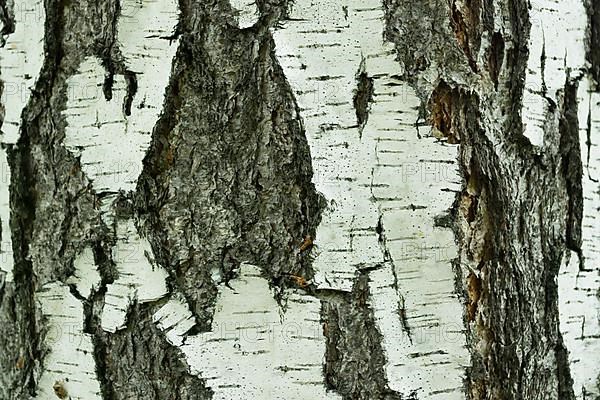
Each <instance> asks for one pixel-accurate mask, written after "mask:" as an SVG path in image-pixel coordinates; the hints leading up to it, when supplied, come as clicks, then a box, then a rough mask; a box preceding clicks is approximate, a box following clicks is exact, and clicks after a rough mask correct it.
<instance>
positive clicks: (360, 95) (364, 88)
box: [353, 59, 374, 137]
mask: <svg viewBox="0 0 600 400" xmlns="http://www.w3.org/2000/svg"><path fill="white" fill-rule="evenodd" d="M356 82H357V85H356V89H355V90H354V99H353V103H354V109H355V110H356V122H357V124H358V132H359V135H360V137H362V132H363V129H364V128H365V125H366V124H367V120H368V119H369V111H370V105H371V103H372V102H373V93H374V85H373V78H371V77H370V76H369V75H368V74H367V71H366V70H365V60H364V59H363V60H362V61H361V63H360V67H359V69H358V72H357V73H356Z"/></svg>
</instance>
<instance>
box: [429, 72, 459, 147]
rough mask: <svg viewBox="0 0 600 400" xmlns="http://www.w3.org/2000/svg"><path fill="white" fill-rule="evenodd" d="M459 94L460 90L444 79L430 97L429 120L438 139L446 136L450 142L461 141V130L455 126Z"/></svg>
mask: <svg viewBox="0 0 600 400" xmlns="http://www.w3.org/2000/svg"><path fill="white" fill-rule="evenodd" d="M459 95H460V94H459V91H458V90H456V89H452V88H451V87H450V86H448V85H447V84H446V83H445V82H443V81H442V82H440V84H439V85H438V86H437V87H436V88H435V90H434V91H433V92H432V94H431V97H430V99H429V108H430V110H431V111H430V116H429V120H430V122H431V124H432V126H433V134H434V136H436V137H437V138H438V139H442V138H445V139H446V140H447V142H448V143H450V144H456V143H460V132H459V131H458V130H457V129H456V128H455V127H454V126H453V123H454V122H453V119H455V118H456V116H455V115H454V113H455V109H458V106H459V105H460V100H459Z"/></svg>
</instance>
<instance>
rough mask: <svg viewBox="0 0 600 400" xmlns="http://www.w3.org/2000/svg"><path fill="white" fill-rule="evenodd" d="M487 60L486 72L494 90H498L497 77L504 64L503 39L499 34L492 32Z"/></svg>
mask: <svg viewBox="0 0 600 400" xmlns="http://www.w3.org/2000/svg"><path fill="white" fill-rule="evenodd" d="M487 60H488V72H489V74H490V78H491V79H492V82H494V89H496V90H498V76H499V75H500V71H501V70H502V63H503V62H504V38H503V37H502V33H501V32H494V34H493V35H492V43H491V45H490V48H489V49H488V55H487Z"/></svg>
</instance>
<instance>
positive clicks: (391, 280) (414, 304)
mask: <svg viewBox="0 0 600 400" xmlns="http://www.w3.org/2000/svg"><path fill="white" fill-rule="evenodd" d="M290 17H291V19H292V21H289V22H286V23H285V25H284V29H280V30H277V31H276V32H275V40H276V46H277V54H278V57H279V59H280V62H281V63H282V66H283V67H284V71H285V74H286V76H287V77H288V79H289V80H290V83H291V84H292V88H293V89H294V91H295V93H296V96H297V99H298V102H299V105H300V107H302V111H301V114H302V116H303V118H304V121H305V127H306V132H307V138H308V140H309V144H310V147H311V152H312V157H313V160H314V161H315V169H316V176H315V177H314V179H313V180H314V183H315V186H316V188H317V190H319V191H320V192H322V193H323V194H324V195H325V197H326V198H327V199H328V201H329V203H330V207H329V210H328V211H327V212H326V214H325V216H324V218H323V220H322V222H321V225H320V226H319V228H318V230H317V242H316V243H317V246H318V252H319V254H318V256H317V257H316V259H315V260H314V261H313V267H314V268H315V270H316V276H315V283H316V284H317V286H318V287H319V288H326V289H337V290H344V291H349V290H350V289H351V287H352V284H353V282H354V279H355V276H356V272H357V269H365V268H370V267H377V268H378V269H377V270H376V271H374V272H372V273H370V275H369V277H370V280H371V284H370V287H371V294H372V299H371V302H372V304H373V306H374V312H375V318H376V321H377V325H378V328H379V330H380V332H381V333H382V334H383V347H384V350H385V353H386V356H387V359H388V360H387V365H386V375H387V379H388V382H389V386H390V388H391V389H393V390H396V391H398V392H399V393H403V394H405V395H409V394H411V393H417V394H418V395H419V398H425V399H429V398H431V399H437V398H439V399H442V398H443V399H454V398H456V399H458V398H463V397H464V394H463V393H462V380H463V378H464V367H466V366H467V365H468V363H469V357H468V354H467V351H466V349H465V338H464V333H463V328H462V326H463V324H462V307H461V305H460V302H459V300H458V296H457V294H456V293H455V291H454V274H453V272H452V267H451V261H452V258H454V257H455V255H456V246H455V244H454V239H453V238H454V236H453V233H452V232H451V231H450V230H447V229H439V228H436V227H434V217H435V216H437V215H439V214H442V213H444V212H446V210H447V209H448V208H450V206H451V204H452V201H453V197H454V195H453V192H454V191H457V190H459V186H458V184H459V180H460V178H459V175H458V171H457V168H456V166H455V164H456V163H455V157H456V150H455V148H454V147H453V146H448V145H445V144H443V143H441V142H439V141H438V140H436V139H435V138H434V137H433V136H432V135H431V132H430V129H428V128H427V129H425V128H423V129H422V130H421V132H420V133H419V132H418V130H417V128H416V123H417V120H418V108H419V104H420V102H419V99H418V98H417V97H416V95H415V94H414V92H413V90H412V89H411V88H410V87H409V86H408V85H407V84H406V83H403V82H401V81H399V80H398V79H397V77H398V75H399V74H400V73H401V72H402V71H401V70H400V67H399V66H398V64H397V62H396V61H395V52H394V49H393V46H392V45H391V44H386V43H383V21H382V20H383V12H382V10H381V8H380V3H379V2H378V1H371V2H364V1H346V2H342V3H325V4H323V3H316V2H310V1H297V2H295V3H294V8H293V11H292V13H291V16H290ZM295 19H300V21H296V20H295ZM360 73H365V74H366V75H367V76H368V77H369V78H370V79H373V92H374V95H373V104H372V105H369V106H368V108H369V109H368V110H367V113H368V120H367V121H365V122H366V123H365V124H363V125H362V126H360V124H357V115H356V112H357V111H356V110H355V108H354V106H353V102H352V99H353V95H354V93H353V88H355V87H356V85H357V83H356V81H357V79H358V78H359V74H360ZM357 125H359V126H357ZM420 135H423V136H426V137H424V138H421V136H420ZM378 224H383V227H384V229H385V235H386V236H387V240H385V241H384V242H383V243H381V244H380V243H379V239H380V238H379V236H378V233H377V226H378ZM388 252H389V255H390V256H391V260H389V261H385V258H386V253H388ZM441 376H443V377H444V379H440V377H441Z"/></svg>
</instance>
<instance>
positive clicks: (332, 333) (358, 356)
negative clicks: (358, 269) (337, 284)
mask: <svg viewBox="0 0 600 400" xmlns="http://www.w3.org/2000/svg"><path fill="white" fill-rule="evenodd" d="M368 283H369V277H368V273H367V272H362V273H360V275H359V276H358V277H357V279H356V282H355V283H354V286H353V289H352V292H350V293H346V292H337V291H319V292H318V293H317V295H318V296H319V297H320V298H321V300H322V303H321V304H322V305H321V318H322V321H323V334H324V335H325V339H326V352H325V365H324V375H325V382H326V384H327V387H328V388H330V389H332V390H335V391H336V392H337V393H339V394H340V395H342V397H343V398H344V399H345V400H351V399H364V400H366V399H389V400H392V399H394V400H400V399H402V396H401V395H400V394H398V393H396V392H394V391H392V390H390V389H389V388H388V387H387V381H386V378H385V371H384V365H385V362H386V360H385V356H384V353H383V349H382V347H381V340H382V336H381V333H380V332H379V331H378V329H377V327H376V325H375V318H374V316H373V310H372V309H371V308H370V306H369V304H368V298H369V287H368Z"/></svg>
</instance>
